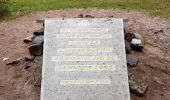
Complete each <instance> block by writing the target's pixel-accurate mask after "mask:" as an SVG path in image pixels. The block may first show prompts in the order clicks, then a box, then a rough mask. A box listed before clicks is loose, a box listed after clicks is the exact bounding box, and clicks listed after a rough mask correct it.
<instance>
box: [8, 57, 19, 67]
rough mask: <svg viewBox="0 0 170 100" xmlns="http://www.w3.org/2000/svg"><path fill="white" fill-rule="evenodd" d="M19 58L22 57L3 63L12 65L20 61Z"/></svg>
mask: <svg viewBox="0 0 170 100" xmlns="http://www.w3.org/2000/svg"><path fill="white" fill-rule="evenodd" d="M21 60H22V58H18V59H16V60H7V61H6V62H5V63H6V65H14V64H18V63H20V61H21Z"/></svg>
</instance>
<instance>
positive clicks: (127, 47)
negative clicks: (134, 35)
mask: <svg viewBox="0 0 170 100" xmlns="http://www.w3.org/2000/svg"><path fill="white" fill-rule="evenodd" d="M125 49H126V53H127V54H129V53H130V52H131V46H130V43H129V42H128V41H127V40H125Z"/></svg>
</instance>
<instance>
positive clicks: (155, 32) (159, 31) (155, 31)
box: [154, 29, 164, 34]
mask: <svg viewBox="0 0 170 100" xmlns="http://www.w3.org/2000/svg"><path fill="white" fill-rule="evenodd" d="M162 32H164V30H163V29H157V30H154V34H158V33H162Z"/></svg>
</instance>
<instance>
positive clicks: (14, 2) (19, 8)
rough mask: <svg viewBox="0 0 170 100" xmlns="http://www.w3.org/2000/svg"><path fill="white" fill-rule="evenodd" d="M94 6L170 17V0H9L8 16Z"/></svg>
mask: <svg viewBox="0 0 170 100" xmlns="http://www.w3.org/2000/svg"><path fill="white" fill-rule="evenodd" d="M93 7H95V8H104V9H110V8H120V9H129V10H145V11H148V12H149V13H150V14H151V15H156V16H161V17H170V0H9V2H8V11H9V15H8V17H7V18H9V17H11V16H12V17H15V16H20V15H24V14H27V13H29V12H32V11H41V10H51V9H62V8H93Z"/></svg>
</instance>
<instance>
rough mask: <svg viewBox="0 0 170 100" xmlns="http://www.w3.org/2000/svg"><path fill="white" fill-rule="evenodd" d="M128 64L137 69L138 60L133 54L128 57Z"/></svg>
mask: <svg viewBox="0 0 170 100" xmlns="http://www.w3.org/2000/svg"><path fill="white" fill-rule="evenodd" d="M126 60H127V64H128V65H129V66H131V67H135V66H136V65H137V64H138V61H139V60H138V58H137V57H135V56H133V55H132V54H127V55H126Z"/></svg>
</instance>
